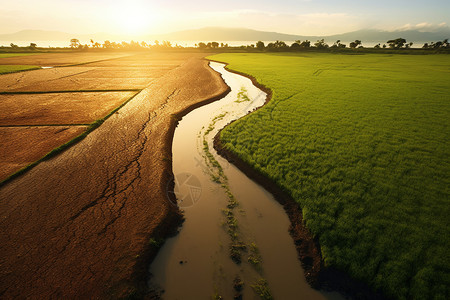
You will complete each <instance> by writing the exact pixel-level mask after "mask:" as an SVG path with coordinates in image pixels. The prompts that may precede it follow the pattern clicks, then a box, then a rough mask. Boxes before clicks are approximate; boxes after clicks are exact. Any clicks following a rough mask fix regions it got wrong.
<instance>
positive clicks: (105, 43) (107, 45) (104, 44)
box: [102, 41, 112, 49]
mask: <svg viewBox="0 0 450 300" xmlns="http://www.w3.org/2000/svg"><path fill="white" fill-rule="evenodd" d="M102 47H103V48H105V49H111V48H112V45H111V42H110V41H104V42H103V46H102Z"/></svg>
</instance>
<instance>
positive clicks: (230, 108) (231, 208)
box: [149, 62, 340, 300]
mask: <svg viewBox="0 0 450 300" xmlns="http://www.w3.org/2000/svg"><path fill="white" fill-rule="evenodd" d="M210 66H211V67H212V68H213V69H214V70H216V71H217V72H219V73H221V74H222V77H223V79H224V80H225V82H226V83H227V84H228V86H230V87H231V92H230V93H229V94H228V95H227V96H226V97H224V98H223V99H221V100H219V101H216V102H213V103H211V104H208V105H206V106H202V107H200V108H198V109H195V110H194V111H192V112H190V113H189V114H188V115H186V116H185V117H183V119H182V120H181V121H180V122H179V124H178V127H177V129H176V131H175V136H174V141H173V148H172V152H173V162H172V163H173V173H174V174H175V189H174V192H175V196H176V198H177V201H178V203H177V204H178V206H179V207H180V208H181V209H182V210H183V211H184V216H185V222H184V223H183V226H182V228H181V229H180V232H179V233H178V234H177V235H176V236H175V237H173V238H170V239H168V240H167V241H166V243H165V244H164V246H163V247H162V248H161V249H160V251H159V253H158V255H157V257H156V258H155V260H154V262H153V264H152V265H151V266H150V273H151V279H150V282H149V284H150V286H151V288H153V289H157V290H159V291H160V295H161V297H162V298H163V299H169V300H171V299H337V298H340V297H339V296H338V295H336V294H329V293H323V292H320V291H316V290H314V289H312V288H311V287H310V286H309V285H308V284H307V282H306V281H305V279H304V274H303V269H302V267H301V264H300V261H299V260H298V258H297V253H296V250H295V246H294V242H293V240H292V238H291V237H290V235H289V232H288V228H289V219H288V217H287V215H286V213H285V212H284V210H283V207H282V206H281V205H280V204H279V203H278V202H277V201H276V200H275V199H274V198H273V196H272V195H271V194H270V193H269V192H267V191H266V190H265V189H264V188H263V187H261V186H260V185H258V184H256V183H255V182H253V181H252V180H250V179H249V178H248V177H247V176H246V175H244V174H243V173H242V172H241V171H239V170H238V169H237V168H236V167H234V166H233V165H232V164H229V163H228V162H227V161H226V160H225V159H223V158H222V157H220V156H219V155H218V154H217V153H216V151H215V150H214V148H213V138H214V136H215V135H216V134H217V132H218V131H219V130H220V129H221V128H223V127H224V126H225V125H226V124H228V123H229V122H231V121H233V120H236V119H238V118H241V117H243V116H244V115H246V114H247V113H248V112H249V111H252V110H253V109H255V108H257V107H259V106H261V105H263V104H264V101H265V99H266V94H265V93H264V92H263V91H261V90H260V89H258V88H257V87H255V86H254V85H253V84H252V82H251V80H249V79H248V78H245V77H243V76H240V75H237V74H234V73H230V72H228V71H226V70H225V69H224V65H223V64H219V63H215V62H211V63H210ZM168 191H169V192H168V199H169V198H170V197H169V195H170V193H171V192H170V188H169V186H168ZM168 201H169V200H168ZM155 242H157V241H155Z"/></svg>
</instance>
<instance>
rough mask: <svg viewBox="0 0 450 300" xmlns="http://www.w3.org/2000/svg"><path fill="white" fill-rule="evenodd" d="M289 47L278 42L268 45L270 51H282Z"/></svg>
mask: <svg viewBox="0 0 450 300" xmlns="http://www.w3.org/2000/svg"><path fill="white" fill-rule="evenodd" d="M288 48H289V47H288V45H286V43H285V42H283V41H276V42H275V43H269V44H267V49H268V50H269V51H282V50H286V49H288Z"/></svg>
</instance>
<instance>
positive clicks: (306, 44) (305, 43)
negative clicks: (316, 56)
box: [298, 40, 311, 48]
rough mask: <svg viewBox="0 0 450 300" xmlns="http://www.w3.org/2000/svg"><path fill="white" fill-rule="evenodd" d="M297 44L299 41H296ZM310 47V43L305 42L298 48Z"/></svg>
mask: <svg viewBox="0 0 450 300" xmlns="http://www.w3.org/2000/svg"><path fill="white" fill-rule="evenodd" d="M298 42H299V41H298ZM310 47H311V42H310V41H308V40H306V41H303V42H301V43H300V48H310Z"/></svg>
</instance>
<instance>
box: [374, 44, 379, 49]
mask: <svg viewBox="0 0 450 300" xmlns="http://www.w3.org/2000/svg"><path fill="white" fill-rule="evenodd" d="M373 47H374V48H375V49H380V48H381V44H380V43H378V44H376V45H375V46H373Z"/></svg>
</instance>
